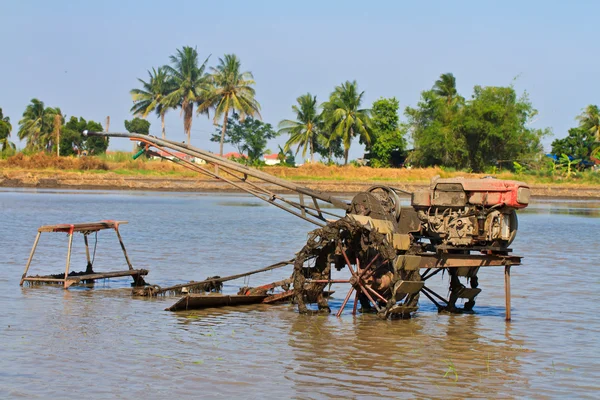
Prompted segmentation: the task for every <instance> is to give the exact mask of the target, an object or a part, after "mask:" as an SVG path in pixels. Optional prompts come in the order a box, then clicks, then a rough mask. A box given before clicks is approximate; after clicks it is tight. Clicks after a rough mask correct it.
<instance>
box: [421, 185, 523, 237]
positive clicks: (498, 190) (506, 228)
mask: <svg viewBox="0 0 600 400" xmlns="http://www.w3.org/2000/svg"><path fill="white" fill-rule="evenodd" d="M529 197H530V189H529V187H528V186H527V184H526V183H523V182H518V181H508V180H499V179H494V178H483V179H464V178H450V179H439V178H438V179H435V178H434V179H433V180H432V182H431V185H430V187H429V189H428V190H422V191H417V192H415V193H413V196H412V202H411V203H412V206H413V208H414V209H415V211H416V212H417V216H418V218H419V220H420V221H421V226H422V231H421V234H422V235H423V237H427V238H429V240H430V241H431V243H432V244H434V245H436V246H437V245H440V244H441V245H445V246H448V247H465V246H470V247H472V246H478V247H489V248H506V247H507V246H509V245H510V243H511V242H512V241H513V239H514V238H515V235H516V232H517V228H518V221H517V214H516V212H515V210H516V209H519V208H524V207H526V206H527V205H528V204H529Z"/></svg>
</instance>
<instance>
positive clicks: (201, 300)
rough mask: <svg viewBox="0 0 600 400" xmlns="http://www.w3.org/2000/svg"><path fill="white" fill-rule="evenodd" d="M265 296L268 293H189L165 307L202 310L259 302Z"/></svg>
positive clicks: (170, 309) (172, 309) (169, 309)
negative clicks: (247, 294) (248, 294)
mask: <svg viewBox="0 0 600 400" xmlns="http://www.w3.org/2000/svg"><path fill="white" fill-rule="evenodd" d="M265 298H267V296H266V295H256V296H254V295H253V296H240V295H223V294H219V293H213V294H188V295H187V296H184V297H182V298H181V299H179V300H178V301H177V303H175V304H173V305H172V306H171V307H168V308H165V311H183V310H201V309H204V308H214V307H225V306H239V305H246V304H258V303H261V302H262V301H263V300H264V299H265Z"/></svg>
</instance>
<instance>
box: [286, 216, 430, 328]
mask: <svg viewBox="0 0 600 400" xmlns="http://www.w3.org/2000/svg"><path fill="white" fill-rule="evenodd" d="M313 259H314V260H316V261H315V262H314V266H312V267H309V268H307V267H305V266H304V264H305V261H306V260H313ZM319 260H321V262H319ZM397 261H398V259H397V255H396V250H395V249H394V247H393V246H392V245H391V244H389V243H388V241H387V239H386V236H385V235H383V234H381V233H379V232H377V231H375V230H369V229H367V228H366V227H365V226H363V225H361V224H360V223H358V222H357V221H356V220H354V219H352V218H342V219H340V220H338V221H336V222H333V223H331V224H329V225H327V226H326V227H324V228H321V229H317V230H315V231H313V232H312V233H311V236H310V238H309V241H308V243H307V244H306V246H305V247H304V248H303V249H302V250H301V251H300V252H299V253H298V254H297V255H296V262H295V266H294V293H295V296H294V297H295V300H296V302H297V304H298V311H299V312H301V313H307V312H309V311H308V308H307V307H306V304H305V300H306V299H308V298H309V297H310V298H314V299H316V300H317V301H316V302H317V303H318V305H319V310H320V311H323V310H327V311H329V306H328V305H327V301H326V298H325V296H322V295H320V293H322V291H323V289H324V288H325V286H326V285H327V284H328V283H344V282H346V283H349V284H350V286H351V287H350V290H349V291H348V293H347V294H346V296H345V298H344V300H343V302H342V305H341V307H340V309H339V310H338V312H337V314H336V315H337V316H340V315H341V314H342V313H343V312H344V309H345V308H346V306H347V305H348V303H349V302H350V300H351V299H352V298H353V297H354V299H353V307H352V313H353V314H356V312H357V311H358V304H359V303H360V306H361V308H360V310H361V311H362V312H377V313H378V315H379V316H380V317H381V318H388V317H390V316H400V317H403V318H407V317H409V316H410V314H411V313H412V312H414V311H416V310H417V302H418V298H419V290H420V289H421V287H422V282H420V275H419V274H418V271H409V270H405V269H404V267H403V264H402V263H398V262H397ZM332 263H334V264H335V266H336V268H337V269H339V270H341V269H343V268H348V270H349V272H350V275H351V276H350V279H349V280H343V281H339V280H336V281H333V280H331V269H330V268H329V267H330V265H331V264H332Z"/></svg>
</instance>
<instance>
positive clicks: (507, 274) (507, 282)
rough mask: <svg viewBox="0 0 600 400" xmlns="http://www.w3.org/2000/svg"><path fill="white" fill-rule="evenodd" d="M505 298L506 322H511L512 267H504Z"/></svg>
mask: <svg viewBox="0 0 600 400" xmlns="http://www.w3.org/2000/svg"><path fill="white" fill-rule="evenodd" d="M504 297H505V299H506V321H510V265H506V266H505V267H504Z"/></svg>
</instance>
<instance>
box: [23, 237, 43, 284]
mask: <svg viewBox="0 0 600 400" xmlns="http://www.w3.org/2000/svg"><path fill="white" fill-rule="evenodd" d="M41 234H42V232H38V233H37V235H36V237H35V241H34V242H33V247H32V248H31V253H29V259H28V260H27V265H26V266H25V272H23V276H22V277H21V283H19V285H20V286H23V281H24V280H25V277H26V276H27V271H29V266H30V265H31V260H33V253H35V248H36V247H37V245H38V242H39V241H40V235H41Z"/></svg>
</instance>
